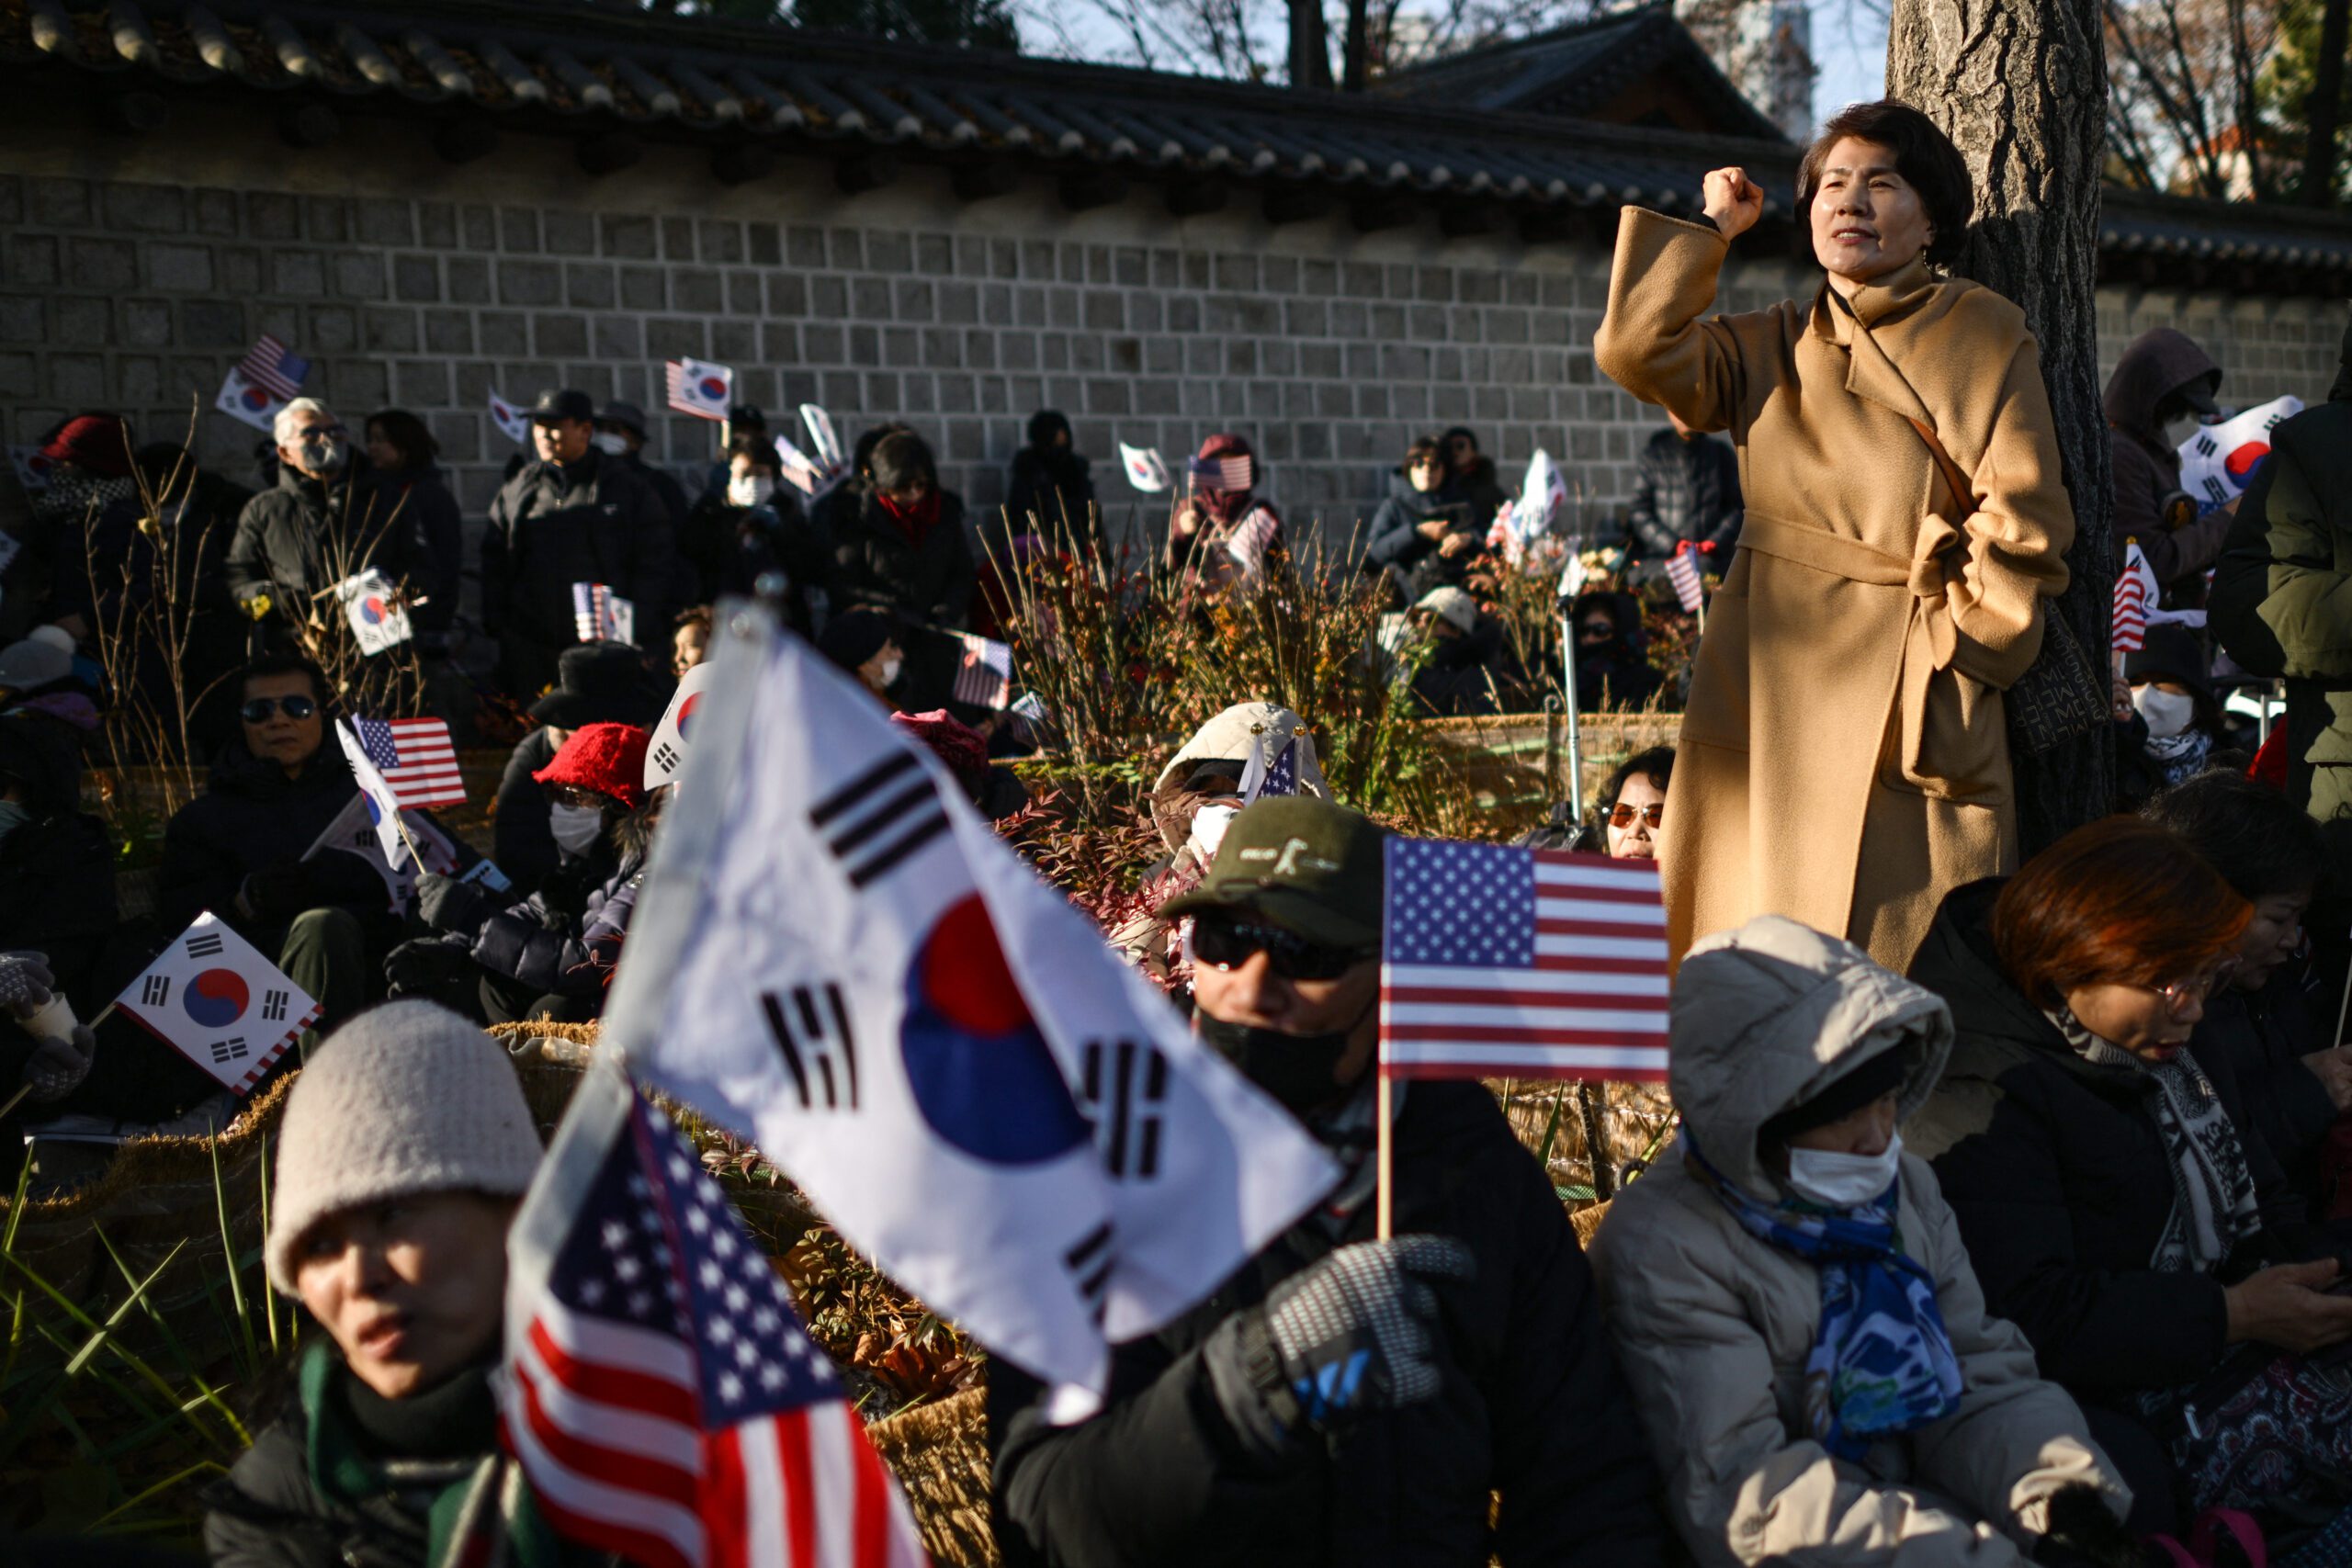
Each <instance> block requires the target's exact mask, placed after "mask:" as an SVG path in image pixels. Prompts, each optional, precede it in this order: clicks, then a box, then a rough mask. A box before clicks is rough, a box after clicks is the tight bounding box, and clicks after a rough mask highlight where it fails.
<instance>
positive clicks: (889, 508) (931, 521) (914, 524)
mask: <svg viewBox="0 0 2352 1568" xmlns="http://www.w3.org/2000/svg"><path fill="white" fill-rule="evenodd" d="M874 499H875V500H876V501H877V502H881V503H882V512H883V514H884V515H885V516H887V517H888V518H889V519H890V521H891V522H892V523H894V524H896V525H898V529H899V533H901V534H904V535H905V536H907V543H909V544H910V545H920V544H922V542H923V540H925V539H927V538H929V537H930V536H931V531H932V530H933V528H935V527H937V526H938V525H939V491H938V489H937V488H936V487H933V489H931V490H928V491H924V492H923V498H922V500H921V501H918V502H915V503H914V504H913V505H912V506H907V505H903V504H901V503H900V502H895V501H893V500H891V499H890V498H889V497H888V496H887V495H883V494H881V493H879V492H878V491H877V492H876V495H875V497H874Z"/></svg>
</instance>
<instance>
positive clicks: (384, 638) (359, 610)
mask: <svg viewBox="0 0 2352 1568" xmlns="http://www.w3.org/2000/svg"><path fill="white" fill-rule="evenodd" d="M334 595H335V597H336V598H338V599H340V600H342V601H343V614H344V616H345V619H346V620H348V621H349V622H350V623H351V635H352V637H354V638H355V639H356V641H357V642H358V644H359V652H360V654H361V656H362V657H364V658H372V657H374V656H375V655H376V654H379V653H382V652H385V651H387V650H388V649H395V648H398V647H399V646H400V645H401V644H402V643H404V642H406V641H408V639H409V637H410V631H409V624H408V608H407V606H406V605H404V604H401V596H400V590H399V589H398V588H396V587H395V586H393V583H392V580H391V579H390V578H389V577H386V576H385V575H384V573H383V570H382V569H381V568H379V567H372V566H371V567H369V568H368V570H365V571H363V572H360V573H359V574H358V575H356V576H355V577H346V578H345V579H344V580H343V581H341V582H338V583H336V584H335V585H334Z"/></svg>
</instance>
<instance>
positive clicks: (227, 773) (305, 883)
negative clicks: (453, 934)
mask: <svg viewBox="0 0 2352 1568" xmlns="http://www.w3.org/2000/svg"><path fill="white" fill-rule="evenodd" d="M358 790H359V786H358V785H357V784H354V783H353V782H352V778H351V764H350V763H348V762H346V761H344V760H343V749H342V748H341V747H339V746H337V745H336V744H335V743H334V739H333V738H332V737H330V738H328V739H327V740H326V741H325V742H324V743H323V744H322V745H321V746H320V747H319V749H318V750H316V751H314V752H312V753H311V760H310V761H308V762H306V763H304V764H303V767H302V771H301V773H300V775H299V776H297V777H294V778H290V779H289V778H288V777H287V776H286V773H285V771H284V770H283V769H281V768H280V767H279V766H278V765H277V763H276V762H273V761H267V760H266V759H261V758H256V757H254V756H253V755H252V754H251V753H249V752H248V751H246V750H245V749H244V746H243V743H242V742H240V743H238V744H236V745H234V746H232V748H231V749H230V750H229V751H228V752H227V753H226V754H224V755H223V756H222V758H221V760H220V761H219V762H218V763H216V764H215V765H214V767H213V769H212V779H211V783H210V784H208V785H207V786H206V788H205V791H204V793H203V794H202V795H198V796H197V797H196V798H195V799H194V800H191V801H189V802H188V803H187V805H186V806H183V807H180V808H179V810H178V811H177V812H175V814H174V815H173V817H172V819H171V820H170V821H169V822H167V823H165V824H164V863H163V866H162V868H161V870H160V871H159V872H158V874H157V886H156V889H155V913H156V915H157V917H158V918H159V919H162V920H163V921H164V924H166V925H167V926H169V927H170V929H171V931H172V932H174V933H176V932H177V931H181V930H183V929H185V928H186V927H187V923H188V922H189V921H190V920H193V919H196V917H197V915H198V912H199V911H201V910H204V909H210V910H211V911H212V912H213V913H214V914H216V915H219V916H220V918H221V919H224V920H227V921H228V922H229V923H230V924H232V925H233V926H236V927H238V929H240V930H241V931H243V930H247V922H245V920H244V919H243V917H242V916H240V915H239V914H238V913H237V912H236V899H237V893H238V890H239V888H241V887H242V886H243V885H244V881H245V878H246V877H248V876H250V875H252V874H254V872H256V871H262V870H265V869H274V868H279V867H284V868H286V870H285V871H284V872H283V873H282V874H283V875H285V876H286V877H288V878H289V879H291V881H292V882H293V883H295V884H297V886H292V887H291V888H290V889H289V891H288V897H290V898H291V899H292V902H291V903H290V904H289V905H288V907H287V908H286V910H285V914H286V916H287V917H289V918H290V916H291V915H293V914H298V913H300V911H301V910H303V909H311V908H322V907H330V906H331V907H334V908H346V909H349V910H351V911H352V912H353V913H354V914H356V915H361V916H364V917H369V918H378V919H380V918H381V917H383V916H384V914H385V913H386V910H385V902H384V883H383V879H382V878H380V877H379V876H378V875H377V874H376V873H375V872H374V871H373V870H372V869H370V868H369V866H368V863H367V862H366V861H363V860H361V859H360V858H359V857H358V856H357V855H345V854H323V853H322V854H321V855H319V856H318V857H317V858H316V859H315V860H309V861H305V860H303V859H302V854H303V852H305V851H307V850H308V849H309V848H310V847H311V845H312V844H314V843H316V842H317V841H318V839H319V835H320V834H321V833H323V832H325V831H326V829H327V824H328V823H330V822H332V821H334V819H335V818H336V817H337V816H338V815H339V814H341V812H342V810H343V808H344V807H346V806H348V805H350V804H351V798H352V796H353V795H356V794H357V793H358ZM298 867H299V869H297V868H298ZM260 923H261V924H262V925H265V926H268V925H278V924H282V923H283V919H264V920H263V921H261V922H260Z"/></svg>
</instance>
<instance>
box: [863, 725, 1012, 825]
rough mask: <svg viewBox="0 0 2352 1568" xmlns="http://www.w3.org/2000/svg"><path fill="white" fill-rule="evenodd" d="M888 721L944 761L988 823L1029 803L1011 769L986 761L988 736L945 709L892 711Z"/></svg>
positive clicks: (987, 758) (1000, 818) (1004, 816)
mask: <svg viewBox="0 0 2352 1568" xmlns="http://www.w3.org/2000/svg"><path fill="white" fill-rule="evenodd" d="M890 722H891V723H892V724H895V725H898V726H899V727H900V728H903V729H906V730H909V731H910V732H911V733H912V734H913V735H914V736H915V737H916V738H917V739H920V740H921V741H922V743H923V744H924V745H926V746H928V747H930V748H931V750H932V754H933V755H934V756H936V757H937V758H938V759H939V760H940V761H943V762H944V763H946V764H947V771H948V772H949V773H954V774H955V775H956V783H957V784H961V785H963V786H964V795H965V797H966V798H967V799H968V800H970V801H971V803H972V805H973V807H974V808H975V809H977V810H978V812H979V814H980V815H981V816H983V817H985V818H988V819H989V821H991V822H1001V821H1002V820H1004V819H1005V818H1008V817H1010V816H1012V814H1013V813H1014V812H1016V811H1019V810H1020V809H1021V808H1022V807H1024V806H1026V805H1028V804H1029V790H1028V787H1027V786H1026V785H1024V784H1023V783H1022V782H1021V779H1020V777H1019V775H1017V774H1015V773H1013V771H1012V769H1011V768H1006V767H1000V766H998V765H997V764H995V763H993V762H991V761H989V739H988V737H987V736H985V735H982V734H981V733H980V732H979V731H978V730H977V729H974V728H972V727H971V726H970V725H968V724H966V723H965V722H964V721H963V720H962V719H960V718H957V717H956V716H955V715H954V714H952V713H949V712H947V711H946V710H945V709H944V708H940V709H934V710H933V712H930V713H894V714H892V715H891V716H890Z"/></svg>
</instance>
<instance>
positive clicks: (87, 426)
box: [40, 413, 130, 479]
mask: <svg viewBox="0 0 2352 1568" xmlns="http://www.w3.org/2000/svg"><path fill="white" fill-rule="evenodd" d="M40 455H41V456H42V457H46V458H48V459H49V460H50V461H51V462H52V463H71V464H73V465H74V467H75V468H79V469H81V470H82V471H83V472H84V473H85V474H95V475H96V476H97V477H98V478H100V479H129V478H130V435H129V434H128V433H127V432H126V431H125V430H124V429H123V424H122V421H121V420H119V419H118V418H116V417H115V416H114V415H112V414H109V413H85V414H81V415H79V416H77V417H75V418H73V419H69V420H67V421H66V422H65V423H63V424H62V425H61V426H59V427H58V431H57V434H55V435H52V436H51V437H50V440H49V445H48V446H43V447H42V448H41V449H40Z"/></svg>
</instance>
